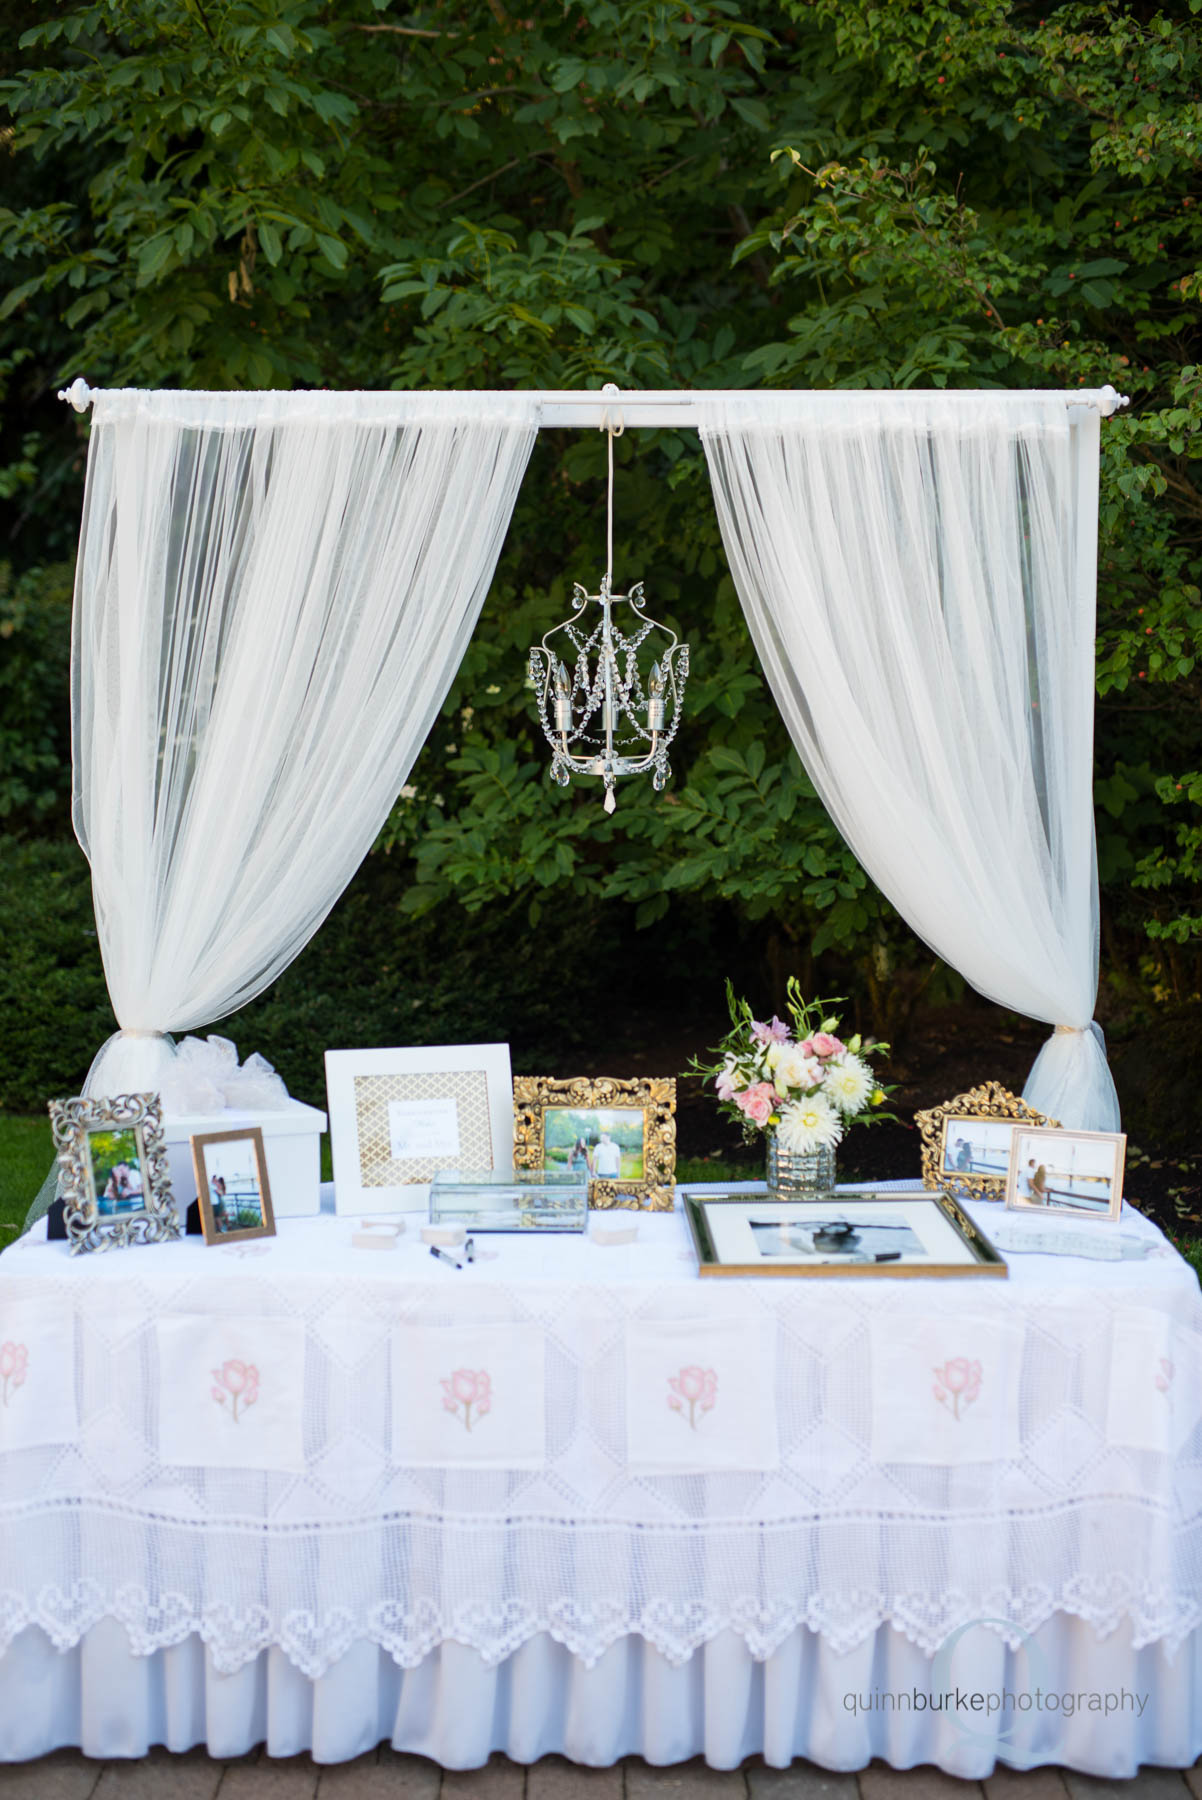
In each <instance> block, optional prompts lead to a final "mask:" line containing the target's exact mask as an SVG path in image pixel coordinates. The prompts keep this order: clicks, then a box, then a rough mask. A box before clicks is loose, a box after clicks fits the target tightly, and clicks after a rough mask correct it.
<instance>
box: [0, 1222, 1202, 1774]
mask: <svg viewBox="0 0 1202 1800" xmlns="http://www.w3.org/2000/svg"><path fill="white" fill-rule="evenodd" d="M748 1191H754V1190H753V1189H750V1188H749V1190H748ZM969 1210H970V1211H971V1212H972V1214H973V1216H974V1217H975V1218H976V1219H977V1221H978V1223H979V1224H981V1225H982V1227H983V1228H984V1230H985V1231H986V1232H988V1231H989V1229H990V1226H991V1224H992V1223H994V1222H996V1221H997V1220H998V1219H999V1218H1000V1217H1001V1216H1002V1215H1001V1209H1000V1208H998V1207H996V1206H994V1205H991V1204H990V1203H974V1204H972V1205H970V1207H969ZM1007 1217H1008V1222H1013V1221H1012V1217H1011V1216H1007ZM418 1223H419V1222H418V1221H416V1220H411V1221H410V1222H409V1227H408V1232H407V1234H406V1236H405V1237H404V1238H403V1239H402V1240H401V1243H400V1245H399V1247H398V1248H397V1250H396V1251H394V1252H390V1253H382V1252H375V1251H363V1250H356V1249H353V1248H352V1247H351V1243H350V1238H351V1233H352V1231H353V1229H354V1222H353V1221H351V1220H349V1219H339V1218H337V1217H335V1216H333V1215H332V1214H323V1215H322V1216H321V1217H319V1218H316V1219H304V1220H288V1221H284V1222H282V1223H281V1226H280V1233H279V1236H278V1237H277V1238H275V1239H272V1240H265V1241H262V1242H256V1243H251V1244H245V1245H229V1246H223V1247H220V1248H207V1247H205V1246H204V1245H202V1244H201V1242H200V1241H199V1240H195V1239H193V1240H188V1241H186V1242H182V1243H179V1244H168V1245H161V1246H147V1247H143V1248H138V1249H132V1250H123V1251H115V1252H111V1253H108V1254H105V1255H103V1256H99V1257H97V1256H89V1257H75V1258H72V1257H70V1256H69V1255H68V1254H67V1248H66V1246H65V1245H62V1244H49V1243H47V1242H45V1241H39V1240H38V1239H25V1240H21V1241H20V1242H19V1243H18V1244H17V1245H15V1246H13V1247H12V1248H11V1249H9V1250H8V1251H7V1252H5V1254H4V1255H3V1257H0V1371H2V1370H3V1369H4V1368H5V1367H6V1366H9V1365H11V1368H10V1374H9V1376H8V1378H7V1380H6V1381H3V1380H2V1378H0V1385H3V1392H2V1393H0V1643H2V1644H3V1645H4V1646H5V1647H6V1652H7V1653H6V1654H5V1655H4V1656H3V1657H2V1658H0V1757H9V1758H13V1757H21V1756H32V1755H36V1754H41V1753H42V1752H44V1751H45V1750H48V1749H50V1748H52V1747H53V1746H54V1745H55V1744H58V1743H71V1742H82V1743H83V1747H84V1748H86V1749H87V1750H89V1752H90V1753H91V1754H95V1755H114V1754H140V1753H141V1752H142V1751H143V1750H144V1749H145V1747H146V1744H147V1743H148V1742H152V1741H166V1742H169V1743H170V1744H171V1745H172V1747H174V1748H183V1747H184V1746H185V1743H192V1742H198V1741H206V1742H208V1743H209V1745H210V1748H211V1749H213V1750H214V1751H215V1752H218V1753H220V1754H223V1755H229V1754H237V1753H239V1749H245V1748H247V1747H249V1745H250V1744H253V1743H254V1742H256V1741H259V1739H261V1738H264V1737H266V1738H267V1739H268V1741H269V1743H270V1744H271V1746H272V1748H273V1750H275V1751H276V1752H277V1753H280V1754H283V1753H286V1752H287V1751H288V1750H292V1749H300V1748H305V1747H311V1748H312V1749H313V1750H314V1753H315V1754H316V1755H319V1756H323V1757H325V1758H326V1759H333V1758H335V1757H337V1756H341V1755H346V1756H351V1755H355V1754H357V1753H358V1752H359V1751H360V1750H362V1749H363V1748H364V1747H365V1745H366V1744H367V1743H374V1742H376V1741H378V1739H379V1738H380V1737H385V1736H387V1737H391V1738H392V1739H393V1741H394V1742H396V1743H397V1745H398V1747H400V1748H406V1749H416V1750H421V1751H423V1752H424V1753H426V1754H429V1755H433V1756H436V1757H437V1758H438V1760H440V1761H443V1762H444V1763H447V1764H448V1765H450V1766H472V1764H473V1763H474V1762H477V1761H479V1760H481V1759H482V1757H483V1756H486V1755H487V1754H488V1751H489V1750H490V1749H492V1748H498V1747H499V1748H505V1749H507V1750H508V1751H509V1753H510V1754H519V1755H525V1756H530V1755H533V1754H542V1753H544V1752H545V1751H546V1750H550V1749H557V1750H562V1751H564V1752H565V1753H566V1754H568V1755H576V1756H577V1757H579V1758H580V1760H585V1761H607V1760H611V1759H612V1758H613V1757H614V1756H618V1755H622V1754H626V1753H629V1752H631V1751H638V1752H641V1753H643V1754H646V1755H649V1756H650V1757H651V1759H652V1760H659V1761H667V1760H672V1759H674V1758H675V1757H677V1756H691V1755H695V1754H697V1753H698V1752H699V1751H703V1752H704V1753H705V1754H707V1755H709V1756H710V1758H711V1760H712V1761H714V1762H716V1763H719V1764H729V1763H730V1762H731V1761H738V1760H739V1758H740V1757H741V1756H743V1755H746V1754H748V1753H749V1751H751V1750H759V1751H763V1752H764V1754H765V1755H767V1756H769V1759H770V1760H777V1761H784V1762H787V1761H788V1760H789V1759H790V1758H791V1757H792V1756H794V1755H800V1754H805V1755H808V1756H812V1757H814V1758H815V1759H816V1760H819V1761H822V1762H826V1763H828V1764H829V1765H830V1766H834V1767H856V1766H862V1764H863V1763H864V1762H866V1761H867V1760H868V1759H869V1758H870V1757H871V1756H873V1755H883V1756H886V1757H888V1758H890V1759H891V1760H893V1761H895V1762H900V1763H902V1764H904V1763H906V1762H907V1761H937V1762H940V1763H941V1764H942V1765H943V1766H944V1767H946V1768H948V1769H951V1770H953V1771H954V1772H955V1773H959V1774H980V1773H982V1772H984V1771H986V1770H987V1769H988V1768H989V1767H991V1766H992V1764H993V1761H994V1759H995V1757H997V1756H998V1755H1000V1756H1002V1757H1003V1758H1004V1759H1005V1760H1008V1761H1012V1762H1015V1763H1018V1764H1029V1763H1032V1762H1038V1761H1042V1760H1053V1761H1056V1760H1060V1761H1067V1762H1070V1763H1073V1764H1074V1766H1078V1767H1082V1768H1088V1769H1092V1770H1094V1771H1095V1772H1100V1773H1109V1774H1112V1775H1113V1774H1126V1773H1130V1772H1131V1770H1132V1769H1133V1768H1134V1767H1135V1766H1136V1765H1137V1764H1138V1762H1139V1761H1140V1760H1161V1761H1167V1762H1179V1760H1182V1759H1183V1760H1185V1761H1189V1762H1192V1761H1193V1760H1194V1759H1195V1758H1196V1757H1197V1755H1198V1754H1199V1752H1200V1751H1202V1739H1200V1736H1199V1732H1200V1729H1202V1703H1200V1699H1199V1692H1200V1690H1199V1668H1200V1667H1202V1663H1200V1661H1199V1658H1198V1655H1197V1650H1198V1641H1199V1640H1198V1638H1197V1635H1196V1634H1197V1628H1198V1626H1199V1623H1200V1621H1202V1443H1200V1433H1199V1422H1200V1419H1202V1299H1200V1296H1199V1290H1198V1284H1197V1281H1196V1279H1195V1277H1194V1275H1193V1273H1192V1272H1191V1271H1190V1270H1189V1269H1188V1267H1187V1266H1186V1265H1185V1264H1184V1263H1183V1262H1182V1260H1181V1259H1180V1258H1179V1257H1178V1256H1177V1255H1176V1253H1175V1252H1173V1251H1172V1249H1171V1247H1170V1246H1168V1245H1167V1243H1165V1242H1164V1240H1163V1239H1161V1238H1160V1235H1159V1233H1157V1232H1156V1231H1155V1228H1154V1227H1153V1226H1152V1225H1151V1224H1150V1223H1149V1222H1147V1221H1146V1220H1143V1219H1142V1218H1140V1217H1139V1215H1137V1214H1133V1213H1130V1212H1128V1213H1127V1214H1126V1215H1125V1216H1124V1222H1123V1229H1124V1230H1125V1231H1127V1232H1129V1233H1131V1234H1132V1235H1133V1236H1136V1237H1141V1238H1143V1239H1144V1240H1146V1241H1148V1242H1149V1243H1150V1244H1151V1246H1152V1253H1151V1255H1150V1256H1149V1257H1148V1258H1147V1259H1146V1260H1143V1261H1133V1262H1123V1263H1097V1262H1081V1261H1067V1260H1065V1259H1062V1258H1056V1257H1049V1256H1023V1255H1016V1256H1014V1257H1012V1259H1011V1263H1012V1274H1011V1278H1010V1279H1009V1280H1008V1281H1005V1282H1000V1281H998V1282H980V1281H971V1280H968V1281H964V1282H957V1281H938V1282H936V1281H930V1282H927V1281H922V1280H919V1279H908V1280H896V1281H895V1280H889V1279H880V1278H874V1279H873V1280H872V1281H871V1282H867V1281H862V1280H857V1279H856V1278H855V1277H847V1278H842V1279H831V1280H824V1281H817V1282H816V1281H805V1282H790V1281H782V1280H773V1281H766V1280H764V1281H756V1280H746V1281H744V1280H728V1281H722V1282H713V1281H711V1282H700V1281H698V1280H697V1279H696V1276H695V1274H694V1268H695V1263H694V1257H693V1252H692V1249H691V1246H690V1244H689V1241H688V1237H687V1232H686V1229H685V1225H684V1221H683V1218H682V1216H681V1215H680V1213H679V1212H677V1213H675V1214H670V1215H652V1214H644V1215H640V1217H639V1241H638V1242H637V1243H636V1244H634V1245H631V1246H626V1247H619V1248H601V1247H599V1246H596V1245H594V1244H591V1243H589V1242H588V1241H585V1240H581V1239H580V1238H572V1237H554V1238H552V1237H543V1236H540V1237H538V1238H527V1237H521V1236H519V1237H495V1238H487V1239H484V1238H482V1239H478V1244H479V1247H480V1249H481V1251H482V1252H483V1255H482V1256H481V1259H480V1260H479V1261H477V1263H476V1264H475V1265H474V1266H473V1267H470V1268H466V1269H464V1270H462V1271H457V1270H454V1269H451V1268H448V1267H447V1266H445V1265H444V1264H441V1263H439V1262H437V1261H435V1260H434V1259H432V1258H431V1257H430V1255H429V1252H428V1250H427V1249H425V1248H424V1247H422V1246H421V1245H420V1244H419V1243H418V1241H417V1230H418ZM1045 1224H1046V1221H1042V1220H1041V1221H1036V1222H1033V1228H1040V1227H1042V1226H1044V1225H1045ZM1018 1228H1020V1229H1021V1221H1020V1222H1019V1225H1018ZM1097 1229H1098V1230H1105V1229H1107V1228H1106V1227H1105V1226H1101V1225H1099V1226H1098V1227H1097ZM6 1346H12V1352H11V1354H9V1355H8V1356H7V1359H6V1355H5V1347H6ZM18 1367H19V1368H20V1370H21V1372H22V1373H21V1379H20V1381H18V1382H14V1380H13V1371H15V1370H16V1369H17V1368H18ZM957 1633H960V1634H961V1635H960V1636H959V1638H956V1636H955V1634H957ZM953 1640H954V1641H953ZM932 1659H933V1660H932ZM1041 1659H1042V1662H1041ZM1040 1667H1043V1668H1044V1669H1045V1672H1046V1673H1047V1675H1048V1677H1049V1680H1050V1682H1051V1684H1052V1686H1057V1684H1063V1683H1065V1682H1071V1683H1073V1684H1075V1686H1076V1687H1077V1688H1079V1689H1081V1691H1085V1688H1088V1687H1089V1685H1090V1684H1093V1685H1094V1686H1097V1685H1098V1684H1099V1683H1101V1684H1103V1685H1105V1684H1106V1683H1109V1684H1111V1685H1114V1686H1116V1687H1121V1686H1123V1685H1124V1684H1125V1685H1126V1687H1127V1688H1128V1689H1130V1688H1132V1686H1133V1684H1142V1685H1141V1686H1140V1691H1141V1692H1143V1691H1144V1690H1145V1689H1146V1690H1148V1691H1149V1692H1151V1690H1152V1689H1155V1693H1156V1695H1157V1696H1158V1698H1157V1699H1155V1700H1153V1699H1151V1698H1149V1699H1148V1700H1146V1701H1145V1705H1144V1707H1143V1709H1142V1710H1141V1712H1140V1713H1139V1716H1138V1717H1136V1716H1135V1713H1134V1708H1133V1707H1132V1708H1129V1709H1128V1710H1127V1711H1125V1712H1115V1713H1114V1714H1113V1715H1111V1716H1104V1717H1103V1718H1101V1719H1100V1720H1099V1719H1095V1718H1091V1717H1090V1716H1089V1713H1088V1709H1087V1708H1086V1709H1077V1710H1076V1711H1075V1713H1074V1717H1073V1718H1072V1719H1066V1718H1065V1717H1064V1716H1063V1713H1062V1711H1061V1712H1058V1714H1057V1716H1056V1717H1054V1718H1053V1717H1052V1716H1051V1715H1050V1714H1049V1713H1048V1712H1047V1711H1046V1709H1038V1710H1036V1711H1024V1710H1022V1709H1021V1708H1020V1706H1019V1705H1018V1703H1017V1701H1015V1702H1014V1703H1012V1705H1011V1707H1010V1708H1009V1709H1008V1711H1007V1712H1006V1713H1005V1716H999V1717H996V1718H993V1717H986V1718H979V1717H976V1716H975V1715H973V1716H968V1715H966V1716H965V1717H963V1718H962V1717H960V1716H959V1710H962V1709H959V1710H957V1711H956V1712H954V1713H953V1714H948V1713H947V1712H942V1713H936V1712H935V1711H934V1709H933V1708H931V1707H923V1708H921V1709H919V1708H918V1707H917V1706H916V1703H915V1702H914V1700H913V1693H912V1694H911V1701H910V1704H909V1705H908V1706H907V1707H904V1708H900V1707H899V1706H897V1705H893V1706H892V1707H890V1705H888V1704H887V1703H885V1702H882V1705H881V1707H880V1708H879V1709H877V1708H875V1707H874V1705H873V1704H872V1695H873V1693H874V1692H875V1691H876V1690H878V1689H879V1690H881V1692H886V1691H888V1692H892V1691H893V1689H892V1688H891V1687H890V1683H893V1684H900V1686H898V1688H897V1691H898V1692H901V1691H902V1690H904V1689H905V1688H906V1687H907V1685H908V1686H909V1687H910V1688H911V1689H912V1690H913V1691H914V1692H917V1691H919V1690H920V1689H921V1690H922V1691H923V1692H924V1693H925V1692H927V1691H932V1692H933V1691H934V1689H933V1687H932V1683H933V1682H934V1684H935V1686H939V1685H940V1684H941V1683H943V1684H945V1683H946V1679H948V1678H950V1677H954V1678H955V1680H956V1681H957V1682H958V1683H959V1684H960V1686H961V1687H963V1686H964V1675H965V1672H966V1671H971V1673H972V1676H973V1679H974V1681H978V1682H986V1681H987V1682H989V1683H992V1684H994V1685H995V1686H996V1685H998V1684H1003V1685H1004V1684H1005V1683H1006V1681H1007V1680H1008V1681H1009V1686H1010V1688H1011V1689H1013V1688H1014V1686H1015V1684H1016V1683H1018V1685H1019V1686H1020V1687H1023V1686H1024V1684H1025V1685H1026V1686H1029V1687H1033V1686H1034V1685H1038V1682H1037V1677H1038V1675H1039V1671H1040ZM882 1683H884V1688H882ZM916 1684H917V1685H916ZM1082 1684H1084V1687H1082ZM1044 1685H1045V1686H1047V1685H1048V1684H1047V1683H1044ZM1099 1691H1101V1690H1100V1689H1099ZM849 1694H855V1695H856V1696H857V1699H856V1703H855V1705H854V1706H851V1707H849V1706H848V1704H847V1696H848V1695H849ZM34 1696H40V1698H37V1699H35V1698H34ZM865 1697H866V1699H865ZM862 1699H864V1700H865V1704H863V1705H861V1704H860V1700H862ZM1169 1699H1171V1701H1172V1704H1171V1705H1168V1704H1167V1701H1168V1700H1169Z"/></svg>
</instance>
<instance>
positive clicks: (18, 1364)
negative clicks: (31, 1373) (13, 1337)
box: [0, 1343, 29, 1387]
mask: <svg viewBox="0 0 1202 1800" xmlns="http://www.w3.org/2000/svg"><path fill="white" fill-rule="evenodd" d="M28 1366H29V1350H28V1347H27V1346H26V1345H25V1344H13V1343H7V1344H0V1381H8V1382H11V1383H12V1385H13V1387H20V1386H21V1384H22V1383H23V1382H24V1380H25V1371H26V1369H27V1368H28Z"/></svg>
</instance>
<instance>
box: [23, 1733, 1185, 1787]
mask: <svg viewBox="0 0 1202 1800" xmlns="http://www.w3.org/2000/svg"><path fill="white" fill-rule="evenodd" d="M0 1800H1202V1764H1199V1766H1198V1767H1197V1768H1195V1769H1187V1770H1183V1771H1178V1770H1176V1769H1141V1770H1140V1772H1139V1774H1138V1775H1136V1776H1134V1777H1133V1778H1132V1779H1131V1780H1130V1781H1100V1780H1095V1779H1094V1777H1093V1776H1091V1775H1073V1774H1070V1773H1069V1772H1068V1771H1067V1770H1061V1769H1034V1770H1032V1771H1031V1773H1030V1774H1028V1775H1024V1774H1019V1773H1017V1772H1016V1771H1015V1770H1013V1769H1001V1768H999V1769H998V1771H997V1773H996V1774H994V1775H991V1776H990V1777H989V1779H988V1780H987V1781H957V1780H956V1779H955V1777H954V1776H951V1775H944V1774H942V1773H941V1772H940V1771H939V1770H938V1769H932V1768H922V1769H907V1770H899V1769H890V1768H886V1767H885V1765H884V1764H883V1763H874V1764H873V1765H872V1767H871V1768H868V1769H864V1770H863V1771H862V1772H861V1773H860V1774H858V1775H835V1774H832V1773H831V1772H830V1771H829V1770H828V1769H818V1768H815V1767H814V1765H813V1764H812V1763H803V1762H799V1763H794V1765H793V1767H792V1768H791V1769H769V1768H766V1767H765V1766H764V1764H763V1763H762V1762H761V1761H760V1760H759V1759H758V1757H756V1758H752V1760H751V1761H750V1762H746V1763H744V1764H743V1767H742V1768H741V1769H731V1770H719V1769H710V1768H707V1766H706V1764H705V1763H704V1762H702V1761H701V1760H700V1758H698V1759H697V1760H696V1761H695V1762H688V1763H676V1764H674V1765H673V1766H672V1767H671V1768H666V1769H655V1768H652V1767H651V1766H650V1765H649V1764H648V1763H645V1762H643V1761H641V1759H640V1758H638V1757H635V1756H631V1757H627V1758H626V1760H625V1761H624V1762H621V1763H618V1764H616V1765H615V1766H614V1767H613V1768H612V1769H584V1768H580V1767H578V1766H577V1765H576V1764H575V1763H569V1762H565V1761H564V1760H563V1758H562V1757H559V1756H548V1757H545V1758H544V1759H543V1761H542V1762H539V1763H534V1764H533V1765H532V1766H531V1767H529V1768H524V1767H522V1766H521V1765H520V1764H519V1763H511V1762H510V1761H509V1760H508V1758H507V1757H504V1756H494V1757H493V1759H492V1761H491V1762H490V1763H489V1765H488V1767H487V1768H485V1769H470V1770H468V1771H466V1772H462V1771H461V1772H457V1773H452V1772H451V1771H450V1770H443V1769H440V1768H438V1767H437V1765H436V1764H435V1763H431V1762H427V1761H426V1759H425V1758H424V1757H421V1756H399V1755H398V1754H397V1753H396V1751H395V1750H390V1749H389V1748H388V1747H387V1745H382V1746H381V1747H380V1749H379V1750H375V1751H372V1752H371V1754H370V1755H368V1756H360V1757H358V1758H356V1760H355V1761H354V1762H349V1763H336V1764H334V1765H333V1766H330V1767H323V1766H322V1765H321V1764H319V1763H315V1762H314V1761H313V1760H312V1758H311V1757H308V1756H290V1757H285V1758H274V1757H270V1756H267V1755H265V1754H264V1753H263V1752H262V1751H258V1752H256V1753H255V1754H254V1755H252V1756H245V1757H241V1758H239V1759H238V1760H237V1761H236V1762H216V1761H213V1760H212V1759H211V1758H210V1757H208V1756H207V1755H206V1754H205V1753H204V1751H203V1750H192V1751H189V1752H188V1753H187V1755H184V1756H171V1755H169V1754H168V1753H167V1751H165V1750H153V1751H151V1753H150V1755H149V1756H147V1757H144V1758H143V1759H142V1760H141V1761H140V1762H94V1761H93V1760H92V1759H91V1758H89V1757H86V1756H81V1755H80V1753H79V1751H77V1750H59V1751H56V1752H55V1754H54V1755H53V1756H44V1757H42V1758H41V1759H40V1760H39V1761H37V1762H28V1763H0Z"/></svg>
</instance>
